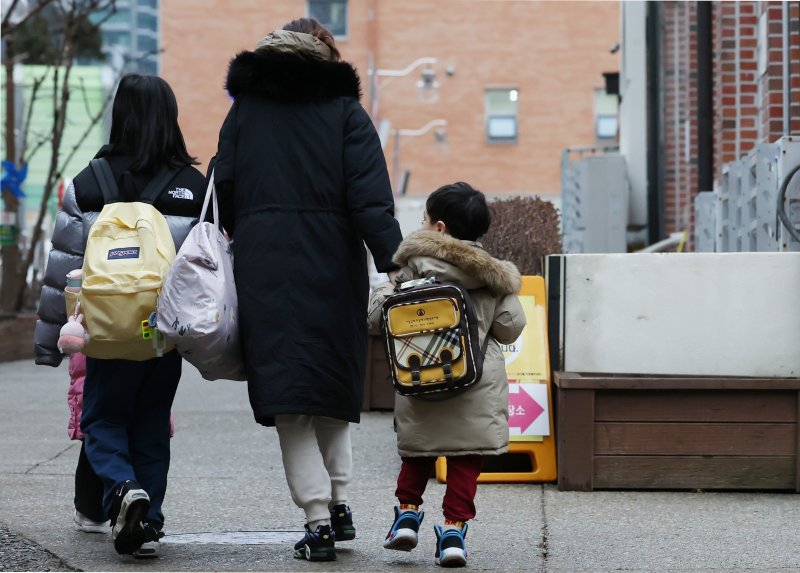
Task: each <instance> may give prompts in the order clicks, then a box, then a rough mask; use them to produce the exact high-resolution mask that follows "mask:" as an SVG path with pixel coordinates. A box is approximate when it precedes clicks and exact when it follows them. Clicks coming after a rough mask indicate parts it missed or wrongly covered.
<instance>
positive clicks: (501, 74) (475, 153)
mask: <svg viewBox="0 0 800 573" xmlns="http://www.w3.org/2000/svg"><path fill="white" fill-rule="evenodd" d="M348 5H349V8H348V10H349V17H348V25H349V29H348V37H347V38H346V39H343V40H340V41H338V44H339V47H340V49H341V51H342V53H343V55H344V57H345V59H347V60H349V61H351V62H353V63H354V64H355V65H356V67H357V68H358V70H359V72H360V75H361V81H362V86H363V88H364V98H363V99H362V103H363V104H364V105H365V106H367V101H368V86H369V83H368V77H367V62H368V53H369V52H370V51H371V52H372V53H373V54H374V55H375V59H376V64H377V66H378V67H380V68H388V69H402V68H404V67H406V66H407V65H408V64H410V63H411V62H412V61H414V60H415V59H417V58H419V57H423V56H431V57H435V58H437V59H438V61H439V62H440V64H441V65H440V66H439V67H438V70H437V71H438V78H437V79H438V81H439V82H440V84H441V86H440V88H439V90H438V100H437V101H436V102H434V103H423V102H421V101H420V99H419V97H418V90H417V87H416V82H417V80H418V79H419V75H418V74H417V73H415V74H413V75H411V76H408V77H404V78H392V79H390V80H386V81H384V83H383V86H382V88H381V89H380V92H379V101H380V113H381V116H382V117H384V118H387V119H389V120H390V121H391V123H392V127H394V128H402V129H417V128H419V127H422V126H423V125H425V124H426V123H427V122H428V121H429V120H431V119H437V118H441V119H445V120H447V122H448V126H447V129H446V134H447V137H446V141H445V142H444V143H438V142H437V141H436V139H435V137H434V134H433V133H429V134H427V136H423V137H413V138H412V137H409V138H403V139H402V141H401V154H400V163H401V168H402V169H410V170H411V171H412V176H411V179H410V187H409V193H410V194H412V195H414V194H419V195H424V194H427V193H429V192H430V191H432V190H433V189H434V188H436V187H437V186H439V185H441V184H442V183H445V182H449V181H453V180H457V179H463V180H467V181H470V182H472V183H474V184H475V185H477V186H478V187H479V188H481V189H483V190H484V191H486V192H488V193H493V194H494V193H497V194H503V193H534V192H535V193H542V194H558V193H560V185H561V174H560V156H561V152H562V150H563V149H564V148H565V147H569V146H575V145H591V144H593V143H594V141H595V137H594V125H593V93H594V88H596V87H601V86H602V85H603V77H602V72H605V71H615V70H618V69H619V54H616V55H612V54H610V53H609V49H610V48H611V47H612V46H613V45H614V44H615V43H617V42H618V41H619V24H620V7H619V4H618V3H616V2H500V1H495V0H437V1H435V2H432V1H429V0H404V1H399V0H395V1H389V2H387V1H379V0H350V1H349V3H348ZM161 11H162V17H161V22H162V31H161V34H162V42H163V47H164V53H163V55H162V58H161V61H162V75H163V76H164V77H165V78H166V79H167V81H169V82H170V84H171V85H172V87H173V89H174V90H175V93H176V96H177V98H178V104H179V107H180V123H181V128H182V129H183V130H184V135H185V136H186V139H187V145H188V146H189V150H190V152H192V153H194V154H196V155H198V157H199V159H200V160H201V161H202V162H204V163H205V162H206V161H207V160H208V158H209V157H210V156H211V155H212V154H213V153H214V150H215V149H216V145H217V137H218V131H219V126H220V125H221V123H222V120H223V118H224V116H225V113H226V112H227V110H228V107H229V105H230V100H229V99H228V97H227V95H226V94H225V92H224V91H223V90H222V85H223V83H224V78H225V70H226V67H227V63H228V61H229V59H230V58H231V57H232V56H233V55H234V54H235V53H236V52H237V51H239V50H244V49H252V47H253V46H254V45H255V43H256V42H257V41H258V40H259V39H260V38H261V37H262V36H263V35H264V34H265V33H267V32H269V31H270V30H272V29H273V28H276V27H280V26H281V25H283V23H285V22H286V21H288V20H291V19H293V18H296V17H298V16H303V15H305V14H306V2H304V1H303V0H270V1H269V2H267V1H265V0H236V1H227V0H162V2H161ZM448 65H452V66H453V67H454V69H455V75H453V76H452V77H447V76H446V75H445V74H444V68H445V67H446V66H448ZM493 85H503V86H513V87H516V88H517V89H518V90H519V129H518V131H519V139H518V142H517V143H516V144H510V145H498V144H494V145H493V144H489V143H487V142H486V133H485V125H484V121H485V118H484V93H485V89H486V87H488V86H493ZM393 158H394V154H393V148H392V144H391V142H390V143H389V145H388V146H387V149H386V159H387V163H388V164H389V166H390V169H391V166H392V163H393Z"/></svg>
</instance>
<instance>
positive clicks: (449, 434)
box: [369, 231, 525, 457]
mask: <svg viewBox="0 0 800 573" xmlns="http://www.w3.org/2000/svg"><path fill="white" fill-rule="evenodd" d="M394 260H395V262H396V263H397V264H399V265H401V266H402V267H403V268H402V270H401V271H400V278H399V280H401V281H406V280H411V279H412V278H426V277H436V278H437V279H438V280H439V281H442V282H455V283H458V284H460V285H461V286H463V287H464V288H466V289H467V290H468V291H469V293H470V297H471V298H472V301H473V303H474V305H475V311H476V314H477V317H478V325H479V335H480V338H481V340H484V337H485V336H486V335H487V333H488V334H489V335H490V336H491V338H490V340H489V344H488V347H487V349H486V356H485V358H484V363H483V376H482V377H481V379H480V380H479V381H478V382H477V383H476V384H475V385H474V386H472V387H471V388H470V389H469V390H467V391H466V392H464V393H462V394H457V395H455V396H452V397H450V398H447V399H444V400H425V399H422V398H414V397H407V396H400V395H397V396H396V399H395V428H396V430H397V449H398V451H399V453H400V455H401V456H407V457H431V456H464V455H471V454H482V455H496V454H502V453H505V452H507V451H508V379H507V378H506V370H505V359H504V357H503V353H502V351H501V350H500V344H498V343H502V344H511V343H512V342H514V341H515V340H516V339H517V338H518V337H519V335H520V334H521V333H522V329H523V327H524V326H525V314H524V312H523V310H522V305H520V302H519V298H518V297H517V293H518V292H519V288H520V275H519V271H518V270H517V268H516V267H515V266H514V265H513V264H512V263H510V262H508V261H500V260H498V259H495V258H492V257H491V255H489V254H488V253H487V252H486V251H484V250H483V249H482V248H481V246H480V244H479V243H473V242H469V241H461V240H459V239H456V238H453V237H451V236H450V235H445V234H442V233H438V232H436V231H419V232H417V233H414V234H413V235H411V236H409V237H408V238H407V239H405V240H404V241H403V243H402V244H401V245H400V248H399V249H398V250H397V253H396V254H395V256H394ZM393 291H394V288H393V286H392V285H391V284H390V283H385V284H383V285H380V286H379V287H377V288H376V289H375V291H374V292H373V293H372V296H371V298H370V305H369V328H370V332H371V333H372V334H381V330H380V315H381V306H382V305H383V302H384V301H385V300H386V298H387V297H388V296H389V295H390V294H392V292H393Z"/></svg>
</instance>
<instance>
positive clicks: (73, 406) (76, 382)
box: [67, 352, 86, 440]
mask: <svg viewBox="0 0 800 573" xmlns="http://www.w3.org/2000/svg"><path fill="white" fill-rule="evenodd" d="M85 379H86V355H85V354H83V353H81V352H76V353H75V354H73V355H72V356H70V357H69V390H67V405H68V406H69V421H68V422H67V434H68V435H69V439H70V440H82V439H83V432H81V414H82V413H83V381H84V380H85Z"/></svg>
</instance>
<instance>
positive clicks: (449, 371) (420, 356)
mask: <svg viewBox="0 0 800 573" xmlns="http://www.w3.org/2000/svg"><path fill="white" fill-rule="evenodd" d="M382 318H383V320H382V327H383V333H384V337H385V339H386V354H387V357H388V359H389V370H390V372H391V374H392V382H393V383H394V387H395V390H396V391H397V393H398V394H401V395H403V396H421V395H434V394H439V395H440V396H441V397H446V394H451V393H456V392H460V391H463V390H466V389H467V388H469V387H470V386H471V385H472V384H474V383H475V382H477V381H478V380H480V378H481V374H482V373H483V357H484V355H485V354H486V347H487V346H488V342H489V336H488V334H487V336H486V340H484V343H483V345H482V346H481V343H480V341H479V338H478V320H477V317H476V315H475V308H474V307H473V304H472V300H471V299H470V296H469V293H468V292H467V290H466V289H465V288H463V287H461V286H460V285H457V284H454V283H439V282H438V281H436V279H435V278H428V279H418V280H414V281H409V282H407V283H403V284H402V285H400V287H399V288H398V289H397V290H396V291H395V293H394V294H392V295H391V296H389V298H387V299H386V301H385V302H384V303H383V309H382ZM431 397H432V396H431Z"/></svg>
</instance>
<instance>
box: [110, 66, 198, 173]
mask: <svg viewBox="0 0 800 573" xmlns="http://www.w3.org/2000/svg"><path fill="white" fill-rule="evenodd" d="M109 143H111V144H112V145H113V146H114V151H115V152H117V153H124V154H126V155H130V156H132V157H133V162H132V163H131V166H130V170H131V171H134V172H137V171H140V172H141V171H143V172H153V171H156V170H157V169H158V168H159V167H161V166H162V165H164V164H167V165H170V166H175V167H177V166H180V165H196V164H197V163H198V162H197V161H196V160H195V158H194V157H192V156H191V155H189V152H188V151H187V150H186V143H185V142H184V140H183V134H182V133H181V128H180V127H179V126H178V102H177V100H176V99H175V94H174V93H173V91H172V88H171V87H169V84H168V83H167V82H166V81H164V80H163V79H161V78H159V77H158V76H141V75H139V74H126V75H125V76H123V77H122V79H121V80H120V82H119V86H118V87H117V95H116V96H115V97H114V107H113V109H112V111H111V136H110V137H109Z"/></svg>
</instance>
